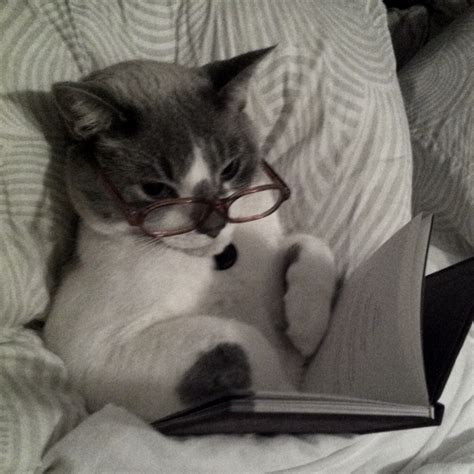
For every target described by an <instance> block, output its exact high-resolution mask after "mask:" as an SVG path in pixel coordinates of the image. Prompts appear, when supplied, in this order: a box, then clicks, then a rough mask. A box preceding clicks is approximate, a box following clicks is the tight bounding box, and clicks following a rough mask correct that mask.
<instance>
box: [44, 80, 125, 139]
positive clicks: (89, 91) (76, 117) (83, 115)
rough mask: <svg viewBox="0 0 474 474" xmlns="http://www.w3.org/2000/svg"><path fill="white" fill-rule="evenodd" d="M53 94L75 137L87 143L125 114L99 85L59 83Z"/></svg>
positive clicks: (54, 87)
mask: <svg viewBox="0 0 474 474" xmlns="http://www.w3.org/2000/svg"><path fill="white" fill-rule="evenodd" d="M52 94H53V97H54V101H55V103H56V106H57V107H58V109H59V113H60V114H61V116H62V117H63V119H64V121H65V123H66V126H67V127H68V129H69V131H70V132H71V134H72V135H73V136H74V138H76V139H78V140H87V139H89V138H92V137H93V136H95V135H97V134H98V133H100V132H103V131H106V130H108V129H109V128H110V127H111V126H112V124H113V123H114V121H116V120H124V119H125V118H124V116H123V113H122V112H121V111H120V110H119V109H118V107H117V106H116V105H114V104H113V102H112V101H111V99H110V98H109V97H107V95H106V93H105V92H104V91H103V90H101V88H100V87H99V86H97V85H96V84H93V83H87V82H58V83H56V84H54V85H53V87H52Z"/></svg>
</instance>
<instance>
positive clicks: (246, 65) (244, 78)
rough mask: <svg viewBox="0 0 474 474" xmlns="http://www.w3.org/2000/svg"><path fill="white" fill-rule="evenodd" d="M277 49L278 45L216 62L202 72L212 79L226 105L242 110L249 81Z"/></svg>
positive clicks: (205, 66) (206, 66)
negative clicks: (259, 66)
mask: <svg viewBox="0 0 474 474" xmlns="http://www.w3.org/2000/svg"><path fill="white" fill-rule="evenodd" d="M275 47H276V45H274V46H270V47H269V48H264V49H257V50H255V51H250V52H248V53H245V54H241V55H239V56H235V57H233V58H230V59H225V60H223V61H215V62H212V63H209V64H206V65H204V66H202V70H203V71H204V73H205V74H207V76H208V77H209V78H210V79H211V82H212V85H213V86H214V90H215V91H216V92H218V94H219V96H220V97H221V98H222V99H223V101H224V103H226V104H227V105H231V106H234V107H237V108H238V109H239V110H242V109H243V108H244V107H245V104H246V98H247V87H248V82H249V79H250V78H251V77H252V74H253V72H254V70H255V68H256V67H257V65H258V64H259V62H260V61H261V60H262V59H263V58H264V57H265V56H266V55H267V54H268V53H270V51H272V50H273V49H274V48H275Z"/></svg>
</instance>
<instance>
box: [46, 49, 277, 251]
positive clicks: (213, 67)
mask: <svg viewBox="0 0 474 474" xmlns="http://www.w3.org/2000/svg"><path fill="white" fill-rule="evenodd" d="M271 49H273V48H268V49H264V50H257V51H252V52H250V53H246V54H243V55H240V56H237V57H234V58H232V59H229V60H225V61H218V62H214V63H210V64H207V65H205V66H202V67H198V68H187V67H183V66H179V65H175V64H168V63H160V62H156V61H148V60H137V61H128V62H124V63H119V64H116V65H113V66H110V67H107V68H105V69H102V70H100V71H96V72H94V73H92V74H90V75H88V76H87V77H85V78H84V79H82V80H80V81H78V82H62V83H57V84H55V85H54V86H53V96H54V98H55V102H56V104H57V106H58V109H59V111H60V114H61V116H62V118H63V120H64V122H65V124H66V126H67V128H68V130H69V132H70V136H71V141H72V143H73V147H72V148H71V153H70V157H69V159H68V161H67V167H66V179H67V185H68V191H69V194H70V196H71V199H72V202H73V204H74V206H75V208H76V210H77V211H78V213H79V214H80V216H81V218H82V219H83V221H84V222H85V224H86V225H89V226H91V227H93V228H94V229H95V230H97V231H98V232H101V233H106V234H111V235H112V234H113V235H115V236H117V237H118V238H120V236H121V235H137V237H143V238H146V236H145V235H144V234H143V233H142V232H141V230H140V229H139V228H138V227H132V226H130V225H129V224H128V223H127V220H126V218H125V216H124V214H123V212H122V211H121V208H120V206H119V205H118V203H117V201H116V199H114V196H113V195H112V194H111V193H110V191H109V190H108V189H107V186H106V185H105V183H104V181H103V179H101V177H100V173H104V174H105V175H106V177H107V179H108V180H110V182H111V183H113V186H114V187H115V188H116V189H117V191H118V192H119V193H120V195H121V196H122V197H123V199H124V200H125V201H126V202H127V203H128V204H129V205H131V206H133V207H135V208H137V209H143V208H144V207H146V206H147V205H150V204H151V203H152V202H154V201H156V200H158V199H162V198H173V197H195V198H204V199H212V198H219V197H225V196H227V195H229V194H231V193H232V192H233V191H235V190H239V189H242V188H245V187H248V186H249V185H250V184H251V183H252V181H253V180H254V178H255V176H256V174H257V172H258V169H259V162H260V159H259V153H258V149H257V145H256V141H255V137H254V133H253V130H252V125H251V123H250V121H249V118H248V117H247V115H246V114H245V112H244V107H245V103H246V95H247V84H248V81H249V78H250V77H251V74H252V72H253V70H254V69H255V66H256V65H257V64H258V62H259V61H260V60H261V59H262V58H263V57H264V56H265V55H266V54H267V53H268V52H269V51H270V50H271ZM100 170H101V171H100ZM225 224H226V223H225V222H223V220H222V218H220V217H219V215H217V214H216V213H212V214H211V215H210V216H209V219H208V220H206V222H204V223H202V225H201V226H200V228H198V229H197V230H195V231H193V232H191V233H187V234H182V235H177V236H171V237H165V238H163V239H162V240H159V241H158V243H159V244H160V245H161V244H162V245H167V246H170V247H173V248H177V249H182V250H183V251H186V252H191V253H193V252H198V253H199V252H203V253H205V254H206V253H208V251H209V252H213V251H215V250H216V249H219V248H222V247H223V246H225V245H226V244H227V243H228V241H229V240H230V232H231V228H232V226H233V224H227V225H225ZM148 238H149V237H148Z"/></svg>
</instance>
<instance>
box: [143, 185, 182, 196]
mask: <svg viewBox="0 0 474 474" xmlns="http://www.w3.org/2000/svg"><path fill="white" fill-rule="evenodd" d="M142 190H143V192H144V193H145V194H146V195H147V196H149V197H151V198H153V199H164V198H170V197H176V192H175V191H174V189H173V188H172V187H171V186H168V185H167V184H165V183H159V182H155V183H153V182H150V183H143V184H142Z"/></svg>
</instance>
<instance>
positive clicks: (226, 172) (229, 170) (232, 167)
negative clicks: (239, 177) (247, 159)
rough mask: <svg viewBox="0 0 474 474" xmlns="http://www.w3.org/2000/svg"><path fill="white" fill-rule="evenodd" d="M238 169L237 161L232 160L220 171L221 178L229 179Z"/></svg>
mask: <svg viewBox="0 0 474 474" xmlns="http://www.w3.org/2000/svg"><path fill="white" fill-rule="evenodd" d="M238 171H239V162H238V161H237V160H232V161H231V162H230V163H229V164H228V165H227V166H226V167H225V168H224V169H223V170H222V171H221V178H222V179H223V180H224V181H229V180H231V179H232V178H233V177H234V176H235V175H236V174H237V173H238Z"/></svg>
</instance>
